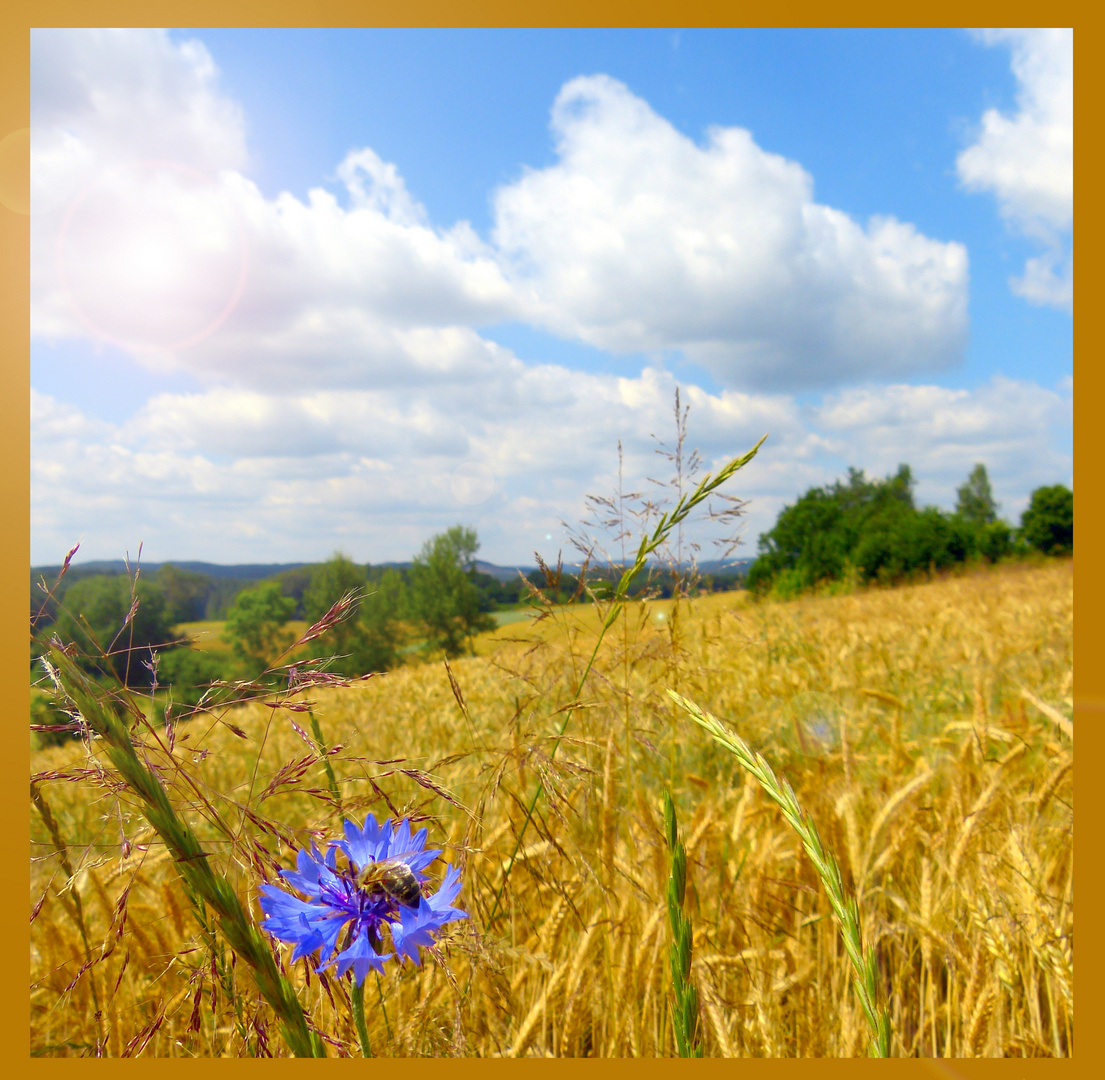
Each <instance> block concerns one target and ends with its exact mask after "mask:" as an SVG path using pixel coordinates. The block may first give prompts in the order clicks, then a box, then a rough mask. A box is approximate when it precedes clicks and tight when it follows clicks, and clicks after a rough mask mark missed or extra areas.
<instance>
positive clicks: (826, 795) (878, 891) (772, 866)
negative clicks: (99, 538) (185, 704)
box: [30, 560, 1074, 1057]
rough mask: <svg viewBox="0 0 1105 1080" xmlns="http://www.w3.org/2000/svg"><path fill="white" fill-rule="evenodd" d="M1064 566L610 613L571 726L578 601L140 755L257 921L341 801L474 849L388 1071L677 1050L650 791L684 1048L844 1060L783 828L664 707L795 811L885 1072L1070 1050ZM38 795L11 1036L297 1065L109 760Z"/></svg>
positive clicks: (382, 1028)
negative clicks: (674, 698) (855, 928)
mask: <svg viewBox="0 0 1105 1080" xmlns="http://www.w3.org/2000/svg"><path fill="white" fill-rule="evenodd" d="M1073 580H1074V578H1073V563H1072V561H1071V560H1051V561H1047V562H1037V563H1034V564H1015V565H1005V566H999V567H995V568H990V569H978V570H973V571H967V572H964V573H962V574H959V575H955V576H950V577H947V578H944V579H941V580H934V581H929V582H925V583H919V584H915V585H910V586H905V587H899V588H894V589H877V590H870V591H859V592H855V593H853V594H851V595H838V596H807V597H803V598H800V599H798V600H795V601H791V602H787V603H771V602H763V603H753V602H751V601H750V600H749V598H748V597H747V595H746V594H744V593H723V594H715V595H712V596H706V597H701V598H696V599H692V600H680V601H662V602H661V601H653V602H648V601H645V602H640V603H634V604H630V605H628V606H627V608H626V609H625V611H624V613H623V616H622V617H621V618H620V619H619V621H618V622H616V623H615V624H614V626H613V627H612V629H611V630H610V632H609V633H608V634H607V635H606V637H605V639H604V640H603V641H602V644H601V647H600V649H599V652H598V656H597V658H596V661H595V664H594V666H593V667H592V669H591V671H590V673H589V674H588V676H587V678H586V681H585V682H584V683H583V690H582V692H581V693H580V695H579V698H578V708H577V709H576V710H575V711H574V712H568V711H567V708H566V707H568V706H570V705H572V704H573V703H576V702H573V693H574V690H575V687H576V685H577V682H578V678H579V676H580V674H581V672H583V671H584V670H585V668H586V662H587V659H588V657H590V655H591V650H592V648H593V646H594V642H595V640H596V634H597V631H598V626H599V614H600V613H599V612H598V611H597V610H596V606H595V605H578V604H577V605H572V606H567V607H562V608H557V609H552V610H551V611H550V612H549V613H548V614H547V616H546V617H544V618H542V619H541V620H540V621H529V622H517V623H512V624H510V625H506V626H502V627H500V628H499V629H498V630H497V631H495V632H493V633H491V634H488V635H484V636H483V637H481V638H479V639H478V640H477V642H476V655H474V656H470V657H466V658H462V659H458V660H456V661H453V662H451V664H450V666H449V668H447V667H446V665H445V664H444V663H443V662H441V661H440V660H438V661H436V662H431V663H421V664H416V663H412V664H410V665H407V666H404V667H401V668H399V669H398V670H396V671H393V672H391V673H388V674H386V675H382V676H377V677H373V678H371V679H369V680H367V681H363V682H360V683H357V684H354V685H352V686H347V687H337V688H316V689H314V690H312V691H311V692H310V693H309V694H304V695H301V696H300V700H299V702H298V704H299V705H300V706H305V705H306V704H308V703H309V705H310V712H309V713H308V712H306V711H294V710H291V709H287V708H279V709H272V708H268V707H266V706H264V705H262V704H255V705H249V706H245V707H240V708H236V709H234V710H230V711H228V712H226V713H223V714H203V715H201V716H199V717H197V718H195V719H192V720H189V721H188V722H186V723H181V724H179V725H178V727H177V729H176V731H175V745H174V747H173V748H172V752H171V753H170V752H168V751H167V750H166V748H165V742H164V739H161V740H158V739H155V738H153V737H152V736H150V735H147V736H136V739H138V740H139V741H140V742H141V743H142V747H143V748H142V750H141V753H142V754H143V755H144V758H145V760H146V761H147V762H148V763H149V764H151V765H152V766H153V767H154V768H155V769H156V770H157V771H158V773H159V775H160V776H161V777H162V779H163V781H164V783H165V786H166V788H167V789H168V791H169V793H170V797H171V799H172V801H173V804H174V806H175V807H176V808H177V810H178V812H179V813H180V814H181V815H182V816H183V817H186V818H187V820H188V821H189V822H190V823H191V824H192V827H193V828H194V829H195V831H196V833H197V835H198V836H199V837H200V839H201V840H202V842H203V843H204V846H205V850H206V851H207V853H208V862H209V864H210V865H211V866H212V867H213V868H216V869H217V872H218V873H220V874H222V875H223V876H225V877H226V878H227V879H228V880H230V881H231V882H232V883H233V885H234V888H235V890H236V891H237V893H238V895H239V896H240V897H241V899H242V901H243V903H244V904H246V906H247V908H248V910H249V911H250V912H251V913H252V914H253V916H255V917H256V918H258V919H259V917H260V910H259V906H258V902H257V888H258V886H259V885H260V884H261V883H262V882H263V881H272V880H274V879H275V874H276V870H277V869H278V868H280V867H282V866H285V867H286V866H289V865H291V863H292V858H293V857H292V855H291V854H290V850H291V847H299V846H302V845H304V844H305V843H307V842H309V840H310V838H311V837H314V838H316V840H317V841H318V842H319V843H320V844H324V843H325V841H326V839H327V838H329V837H334V836H337V835H339V830H340V823H341V821H342V820H343V818H345V817H353V818H357V819H358V820H363V819H364V816H365V814H366V813H368V812H369V811H372V812H373V813H375V814H376V815H377V816H378V817H385V816H388V815H391V816H400V815H401V816H411V817H413V818H417V819H420V821H421V824H423V825H425V826H427V827H428V829H429V832H430V845H431V846H434V847H444V848H445V849H446V857H447V858H448V859H449V861H451V862H452V863H453V864H454V865H458V866H460V868H461V871H462V881H463V888H462V891H461V894H460V899H459V901H458V903H459V904H460V906H462V907H464V908H465V910H466V911H467V912H468V913H469V916H470V917H469V918H468V919H467V920H464V921H461V922H457V923H453V924H451V925H450V927H449V928H448V931H447V932H446V933H445V934H444V935H443V937H442V939H441V941H440V943H439V945H438V948H437V951H436V953H435V955H433V956H428V957H427V958H426V961H425V963H424V964H423V965H422V967H421V968H417V967H414V966H413V965H411V964H407V965H406V966H403V967H400V966H398V965H392V966H391V968H390V970H389V971H388V973H387V974H386V975H385V976H382V977H380V978H378V979H377V978H373V977H370V978H369V980H368V981H367V983H366V992H365V1013H366V1017H367V1022H368V1029H369V1034H370V1038H371V1044H372V1047H373V1049H374V1052H375V1054H376V1055H377V1056H444V1055H462V1056H648V1057H653V1056H671V1055H673V1054H674V1053H675V1041H674V1038H673V1032H672V1020H671V1011H670V1002H671V993H672V989H671V974H670V969H669V963H668V946H669V927H668V920H667V908H666V906H665V890H666V888H667V879H668V873H669V856H668V849H667V846H666V844H665V839H664V823H663V812H662V797H663V793H664V791H665V790H666V791H669V792H670V793H671V796H672V798H673V800H674V804H675V807H676V810H677V813H678V818H679V827H680V832H681V834H682V838H683V841H684V844H685V847H686V851H687V891H686V913H687V915H688V916H689V918H690V921H691V925H692V928H693V941H694V947H693V963H692V967H691V977H692V978H693V980H694V982H695V985H696V986H697V988H698V995H699V1001H700V1013H699V1038H700V1040H701V1044H702V1047H703V1051H704V1053H705V1054H706V1055H707V1056H767V1057H795V1056H799V1057H801V1056H853V1055H861V1054H864V1053H865V1052H866V1044H867V1040H868V1032H867V1030H866V1027H865V1022H864V1018H863V1014H862V1011H861V1010H860V1008H859V1006H858V1004H857V1002H856V1000H855V997H854V996H853V993H852V988H851V969H850V967H849V964H848V961H847V958H846V955H845V950H844V947H843V945H842V942H841V936H840V932H839V929H838V927H837V925H836V922H835V920H834V918H833V914H832V909H831V907H830V905H829V903H828V900H827V898H826V894H825V890H824V889H823V888H822V885H821V881H820V879H819V877H818V875H817V872H816V871H815V869H814V868H813V866H812V865H811V864H810V861H809V859H808V858H807V857H806V854H805V852H804V851H803V848H802V844H801V842H800V841H799V839H798V837H797V836H796V835H795V833H794V831H793V830H792V829H791V828H790V827H789V826H788V825H787V823H786V822H785V821H784V819H783V817H782V815H781V814H780V812H779V809H778V807H776V806H775V805H774V804H773V803H772V802H771V800H770V799H768V798H767V797H766V796H765V794H764V791H763V790H762V789H761V787H760V786H759V785H758V784H757V783H756V782H755V781H754V780H753V779H752V777H750V776H748V775H747V774H745V773H744V772H743V771H742V769H741V768H740V766H739V764H738V762H737V761H735V760H734V758H733V757H732V756H731V755H728V754H726V753H725V751H724V750H723V749H721V748H719V747H718V746H717V745H716V744H714V743H713V742H711V741H710V739H709V738H708V737H707V736H706V735H705V733H704V732H703V731H701V730H700V729H699V728H697V727H696V726H695V725H694V724H693V723H691V722H690V721H689V720H688V718H687V716H686V715H685V714H683V713H681V712H679V710H677V709H676V708H675V707H674V706H673V704H672V703H671V700H670V698H669V697H668V695H667V694H666V690H667V689H668V688H670V689H673V690H675V691H677V692H678V693H679V694H681V695H682V696H683V697H685V698H688V699H691V700H693V701H695V702H697V703H698V705H700V706H701V707H702V708H703V709H708V710H709V711H710V712H711V713H713V714H714V715H716V716H718V717H720V718H721V719H723V720H724V722H725V723H726V724H727V725H729V727H730V728H731V729H732V730H733V731H735V732H737V733H739V735H740V736H741V737H742V738H743V739H744V740H745V741H746V742H747V743H749V744H750V746H752V747H753V748H754V749H755V750H757V751H758V752H759V753H760V754H762V755H763V756H764V758H765V759H766V760H767V761H769V762H770V764H771V766H772V767H773V768H774V770H775V772H776V773H777V774H778V775H779V776H780V777H785V778H786V780H787V781H789V783H790V784H791V785H792V786H793V788H794V791H795V793H796V795H797V797H798V799H799V800H800V801H801V804H802V806H803V807H804V809H805V811H806V812H807V813H808V815H809V816H810V818H811V819H812V820H813V821H815V822H816V826H817V828H818V830H819V831H820V835H821V837H822V839H823V841H824V843H825V845H826V847H828V848H829V849H831V850H832V852H833V853H834V854H835V856H836V859H837V861H838V863H839V865H840V869H841V873H842V876H843V880H844V884H845V886H846V888H847V889H848V891H849V892H850V894H851V895H853V896H855V898H856V901H857V904H858V910H859V914H860V918H861V920H862V928H863V934H864V940H865V943H866V945H867V946H868V947H870V948H871V949H872V950H873V951H874V954H875V956H876V957H877V963H878V969H877V977H878V984H879V987H880V993H881V994H882V996H883V1002H884V1004H885V1006H886V1007H887V1008H888V1010H889V1016H890V1021H891V1031H892V1041H891V1052H892V1054H894V1055H896V1056H950V1057H969V1056H1070V1055H1072V1054H1073V1038H1074V1036H1073V979H1074V959H1073V946H1074V930H1073V926H1074V913H1073V907H1074V896H1073V724H1072V722H1071V720H1070V719H1069V717H1070V715H1071V711H1072V681H1073ZM312 717H313V719H314V721H317V728H318V731H319V732H320V733H321V736H322V741H323V743H324V744H325V745H323V746H321V747H320V745H319V742H318V739H317V736H314V735H312V729H311V726H310V724H309V723H308V718H312ZM565 718H567V720H568V723H567V726H566V727H565V728H564V730H563V738H562V741H558V739H557V733H558V732H559V731H560V728H561V724H562V723H563V722H564V720H565ZM320 751H325V753H324V754H323V753H320ZM327 765H328V766H329V768H330V770H331V771H332V776H333V783H331V779H330V775H329V774H328V773H327V770H326V766H327ZM539 784H540V785H541V788H542V795H541V797H540V798H539V799H538V800H537V801H536V803H535V804H534V805H535V813H534V815H533V818H532V823H531V824H530V825H529V826H528V827H527V830H526V831H525V833H524V836H523V837H522V840H521V844H520V845H519V844H518V836H519V832H520V830H521V828H522V822H523V820H524V819H525V816H526V807H527V806H528V805H529V804H530V801H531V799H532V797H533V795H534V792H535V790H536V789H537V787H538V785H539ZM31 793H32V818H31V882H30V904H31V909H32V924H31V954H30V969H31V988H30V994H31V1032H30V1036H31V1050H32V1053H33V1054H36V1055H43V1056H93V1055H95V1054H97V1053H99V1054H103V1055H106V1056H144V1057H154V1056H179V1057H206V1056H230V1057H237V1056H267V1055H270V1054H271V1055H273V1056H284V1055H286V1054H287V1053H288V1050H287V1047H286V1046H285V1045H284V1043H283V1042H282V1041H281V1039H280V1037H279V1035H278V1033H277V1024H276V1023H275V1021H274V1017H273V1014H272V1012H271V1010H270V1008H269V1006H268V1005H267V1004H266V1003H265V1001H263V1000H262V999H261V997H260V996H259V994H258V992H257V990H256V988H255V986H254V983H253V981H252V979H251V976H250V973H249V969H248V968H247V967H246V966H245V965H244V964H241V963H236V962H235V958H234V956H233V955H232V954H231V952H230V951H229V949H228V947H227V945H226V943H225V942H224V940H223V939H222V938H221V937H220V936H219V935H218V934H217V933H216V932H215V931H214V930H213V929H212V924H211V923H210V922H207V923H206V925H205V923H204V922H203V921H202V920H201V918H200V917H199V916H198V915H197V911H201V910H202V907H200V908H197V907H196V906H195V905H193V904H192V903H190V901H189V898H188V896H187V895H186V892H185V890H184V888H183V887H182V882H181V878H180V876H179V874H178V872H177V867H176V864H175V863H174V862H173V860H172V858H171V857H170V855H169V853H168V852H167V851H166V850H165V848H164V847H163V846H162V845H161V842H160V841H159V839H158V837H157V836H156V834H154V833H153V832H152V830H151V829H150V828H149V827H148V825H147V824H146V822H145V820H144V819H143V818H142V816H141V814H140V813H139V811H138V805H137V800H136V799H135V798H134V797H133V795H132V794H131V793H130V792H129V791H128V790H127V789H126V788H125V787H124V786H123V785H121V783H120V782H119V780H118V776H117V775H116V774H115V773H114V771H113V770H112V769H111V768H110V767H109V766H108V765H107V764H106V763H105V760H104V758H103V756H102V755H101V754H100V753H99V752H98V743H97V742H96V741H93V742H92V743H90V744H80V743H73V744H71V745H68V746H66V747H60V748H51V749H46V750H41V751H35V752H33V753H32V785H31ZM335 793H336V797H335ZM516 847H517V848H518V850H517V857H516V858H513V856H514V854H515V849H516ZM508 871H509V872H508ZM289 955H290V954H289V951H288V950H287V948H286V947H283V946H281V947H280V949H279V956H280V959H281V962H282V964H283V965H284V966H285V969H286V971H287V974H288V977H289V978H290V979H291V980H292V982H293V984H294V985H295V986H296V988H297V990H298V994H299V999H300V1001H301V1003H302V1004H303V1005H304V1007H305V1009H306V1011H307V1013H308V1015H309V1016H310V1018H311V1023H312V1024H313V1025H314V1028H315V1030H316V1031H317V1032H318V1034H319V1035H320V1036H321V1037H322V1038H323V1040H324V1041H325V1043H326V1045H327V1051H328V1053H329V1055H330V1056H344V1055H356V1054H357V1053H358V1052H359V1049H358V1041H357V1035H356V1033H355V1031H354V1027H353V1022H352V1020H351V1014H350V1008H349V991H348V985H347V983H345V982H343V981H341V980H338V979H335V978H326V977H325V976H319V975H318V974H317V973H315V972H314V970H313V966H312V965H309V964H308V963H306V962H305V961H302V960H300V961H297V962H295V963H294V964H293V963H290V962H289Z"/></svg>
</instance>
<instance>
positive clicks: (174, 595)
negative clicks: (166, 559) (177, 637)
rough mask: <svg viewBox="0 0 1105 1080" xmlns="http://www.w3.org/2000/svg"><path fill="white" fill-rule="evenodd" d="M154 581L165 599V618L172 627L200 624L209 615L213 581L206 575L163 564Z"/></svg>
mask: <svg viewBox="0 0 1105 1080" xmlns="http://www.w3.org/2000/svg"><path fill="white" fill-rule="evenodd" d="M154 580H155V581H156V582H157V585H158V588H160V589H161V593H162V595H163V596H164V597H165V617H166V618H167V619H168V620H169V623H170V624H171V625H173V626H175V625H176V624H177V623H182V622H198V621H199V620H200V619H202V618H204V616H205V615H206V614H207V597H208V594H209V593H210V592H211V579H210V578H209V577H207V575H206V574H197V573H195V572H193V571H191V570H182V569H181V568H180V567H179V566H174V565H173V564H172V563H162V564H161V566H160V567H159V568H158V571H157V574H156V577H155V579H154Z"/></svg>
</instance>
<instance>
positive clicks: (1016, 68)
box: [956, 29, 1074, 308]
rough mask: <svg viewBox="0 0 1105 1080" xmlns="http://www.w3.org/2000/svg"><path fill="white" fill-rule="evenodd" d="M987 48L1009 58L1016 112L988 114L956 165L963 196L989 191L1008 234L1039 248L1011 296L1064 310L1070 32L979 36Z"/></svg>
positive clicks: (1068, 267)
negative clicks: (1007, 52) (999, 48)
mask: <svg viewBox="0 0 1105 1080" xmlns="http://www.w3.org/2000/svg"><path fill="white" fill-rule="evenodd" d="M978 36H979V39H980V40H981V41H982V42H984V43H985V44H987V45H1006V46H1008V47H1009V48H1010V49H1011V51H1012V65H1013V73H1014V75H1015V76H1016V78H1017V111H1016V112H1015V113H1013V114H1012V115H1008V114H1006V113H1002V112H1000V111H999V110H997V109H988V110H987V111H986V112H985V113H984V114H983V116H982V122H981V130H980V132H979V135H978V139H977V140H976V141H975V142H974V143H973V144H972V145H971V146H969V147H968V148H967V149H966V150H964V151H963V152H962V153H961V154H960V155H959V157H958V159H957V161H956V166H957V168H958V170H959V177H960V180H961V181H962V182H963V184H964V186H965V187H967V188H968V190H971V191H990V192H993V193H994V195H995V196H996V197H997V200H998V206H999V208H1000V210H1001V213H1002V215H1003V216H1004V217H1005V218H1006V220H1007V221H1008V222H1009V223H1010V225H1011V226H1012V227H1014V228H1015V229H1017V230H1018V231H1020V232H1022V233H1024V234H1025V235H1027V236H1030V237H1032V238H1033V239H1035V240H1037V241H1038V242H1040V243H1041V244H1042V245H1043V246H1044V248H1045V253H1044V254H1043V255H1041V256H1038V257H1035V258H1032V259H1030V260H1029V261H1028V263H1027V265H1026V266H1025V272H1024V275H1023V276H1022V277H1020V278H1015V279H1013V280H1012V281H1011V283H1010V284H1011V285H1012V287H1013V289H1014V291H1015V292H1017V293H1018V294H1019V295H1021V296H1023V297H1025V299H1027V300H1030V301H1031V302H1033V303H1037V304H1050V305H1053V306H1055V307H1065V308H1070V307H1071V306H1072V304H1073V298H1074V258H1073V250H1072V247H1071V242H1070V233H1071V230H1072V228H1073V224H1074V32H1073V30H1070V29H1065V30H1062V29H1057V30H1040V29H1034V30H983V31H980V32H979V35H978Z"/></svg>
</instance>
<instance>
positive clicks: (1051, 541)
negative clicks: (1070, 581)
mask: <svg viewBox="0 0 1105 1080" xmlns="http://www.w3.org/2000/svg"><path fill="white" fill-rule="evenodd" d="M1021 536H1023V537H1024V539H1025V540H1026V541H1027V542H1028V544H1030V545H1031V546H1032V547H1034V548H1036V549H1037V550H1038V551H1042V552H1043V553H1044V554H1045V555H1069V554H1070V553H1071V552H1073V551H1074V492H1073V491H1071V489H1070V488H1068V487H1064V486H1063V485H1062V484H1054V485H1052V486H1051V487H1041V488H1037V489H1036V490H1035V491H1034V492H1032V498H1031V501H1030V502H1029V504H1028V508H1027V509H1026V510H1025V512H1024V513H1023V514H1022V515H1021Z"/></svg>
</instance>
